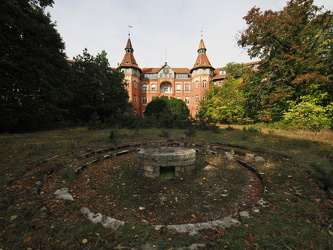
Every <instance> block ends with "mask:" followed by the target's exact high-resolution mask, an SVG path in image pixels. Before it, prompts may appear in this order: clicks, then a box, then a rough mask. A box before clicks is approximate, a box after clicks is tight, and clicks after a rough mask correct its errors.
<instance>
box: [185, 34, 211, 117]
mask: <svg viewBox="0 0 333 250" xmlns="http://www.w3.org/2000/svg"><path fill="white" fill-rule="evenodd" d="M206 51H207V49H206V46H205V43H204V41H203V39H201V41H200V44H199V48H198V57H197V60H196V61H195V63H194V66H193V68H192V69H191V71H190V73H191V75H192V84H191V85H192V91H191V99H192V100H193V101H194V102H195V103H196V105H193V106H191V108H192V109H191V110H190V112H191V114H192V115H193V114H195V113H197V108H198V107H199V102H200V101H201V100H202V99H203V98H204V95H205V92H206V90H208V89H209V83H210V82H211V81H212V79H213V76H214V68H213V66H212V65H211V64H210V62H209V59H208V57H207V55H206ZM194 109H195V110H194Z"/></svg>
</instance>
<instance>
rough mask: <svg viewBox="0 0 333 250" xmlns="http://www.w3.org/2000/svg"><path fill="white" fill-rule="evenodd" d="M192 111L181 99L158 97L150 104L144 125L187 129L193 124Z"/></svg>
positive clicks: (146, 111)
mask: <svg viewBox="0 0 333 250" xmlns="http://www.w3.org/2000/svg"><path fill="white" fill-rule="evenodd" d="M189 116H190V111H189V109H188V107H187V105H186V104H185V102H183V101H182V100H180V99H176V98H170V99H169V98H168V97H166V96H161V97H156V98H153V100H152V101H151V102H150V103H148V105H147V107H146V110H145V118H144V120H145V121H144V123H148V124H149V125H150V126H153V127H165V128H185V127H187V126H189V125H190V124H191V121H190V119H189Z"/></svg>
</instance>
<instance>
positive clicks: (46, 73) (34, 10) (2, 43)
mask: <svg viewBox="0 0 333 250" xmlns="http://www.w3.org/2000/svg"><path fill="white" fill-rule="evenodd" d="M52 3H53V1H51V0H41V1H37V0H34V1H33V0H31V1H28V0H2V1H1V2H0V12H1V15H0V20H1V25H0V77H1V81H0V82H1V86H0V88H1V98H0V116H1V122H0V130H1V131H7V132H17V131H26V130H32V129H41V128H43V127H44V126H46V124H48V123H52V122H53V121H54V120H55V119H59V118H61V117H62V114H63V112H64V110H63V109H62V108H63V107H62V106H61V104H62V103H63V101H64V99H65V98H66V75H67V72H68V71H67V70H68V64H67V62H66V60H65V54H64V53H63V50H64V43H63V42H62V39H61V37H60V35H59V33H58V32H57V31H56V29H55V25H54V24H53V23H52V22H51V20H50V17H49V16H48V15H45V13H44V9H43V8H44V7H46V6H51V5H52Z"/></svg>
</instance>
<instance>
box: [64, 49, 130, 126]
mask: <svg viewBox="0 0 333 250" xmlns="http://www.w3.org/2000/svg"><path fill="white" fill-rule="evenodd" d="M106 55H107V54H106V52H105V51H102V52H101V53H100V54H98V55H97V56H96V57H94V56H92V55H90V54H89V52H88V50H87V49H85V50H84V51H83V54H82V55H78V56H77V57H75V58H74V61H75V63H73V64H72V66H71V77H70V78H71V79H70V85H69V86H70V94H71V99H70V101H69V109H70V116H71V117H72V118H73V119H74V120H75V121H76V122H79V123H86V122H88V121H89V120H90V119H91V117H92V116H94V117H96V116H98V117H99V119H100V120H101V122H111V121H112V122H116V121H117V118H118V117H119V116H121V115H122V114H123V113H125V112H127V111H128V108H129V107H130V104H129V102H128V93H127V91H126V89H125V87H124V84H123V78H124V75H123V73H122V72H121V71H119V70H113V69H111V68H110V66H109V62H108V59H107V57H106Z"/></svg>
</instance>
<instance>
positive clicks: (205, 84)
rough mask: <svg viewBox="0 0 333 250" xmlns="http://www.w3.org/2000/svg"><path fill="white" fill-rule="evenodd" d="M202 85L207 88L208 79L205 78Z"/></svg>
mask: <svg viewBox="0 0 333 250" xmlns="http://www.w3.org/2000/svg"><path fill="white" fill-rule="evenodd" d="M202 86H203V87H204V88H207V81H206V80H204V81H203V82H202Z"/></svg>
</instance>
